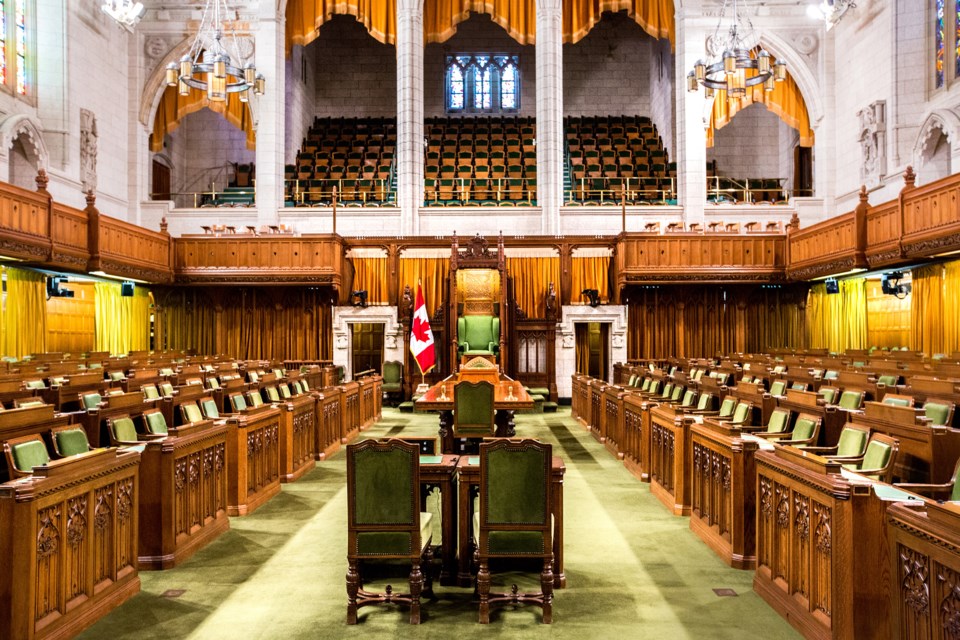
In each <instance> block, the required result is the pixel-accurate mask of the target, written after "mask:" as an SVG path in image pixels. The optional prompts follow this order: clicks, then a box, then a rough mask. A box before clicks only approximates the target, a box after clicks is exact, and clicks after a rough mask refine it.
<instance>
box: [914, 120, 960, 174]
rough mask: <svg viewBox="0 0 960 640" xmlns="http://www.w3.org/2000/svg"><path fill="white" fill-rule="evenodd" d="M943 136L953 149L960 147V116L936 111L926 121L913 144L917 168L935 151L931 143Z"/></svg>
mask: <svg viewBox="0 0 960 640" xmlns="http://www.w3.org/2000/svg"><path fill="white" fill-rule="evenodd" d="M941 134H942V135H945V136H946V137H947V141H948V142H949V143H950V146H951V147H958V146H960V116H958V115H957V114H956V113H955V112H953V111H951V110H950V109H934V110H933V111H931V112H930V113H929V114H927V117H926V118H925V119H924V121H923V125H921V127H920V132H919V133H918V134H917V139H916V141H915V142H914V144H913V162H914V164H915V165H916V166H917V167H920V166H922V165H923V163H924V161H925V159H926V158H927V157H928V156H929V154H930V153H931V152H932V151H933V149H931V148H930V145H931V143H933V142H935V141H936V140H937V139H938V138H939V136H940V135H941Z"/></svg>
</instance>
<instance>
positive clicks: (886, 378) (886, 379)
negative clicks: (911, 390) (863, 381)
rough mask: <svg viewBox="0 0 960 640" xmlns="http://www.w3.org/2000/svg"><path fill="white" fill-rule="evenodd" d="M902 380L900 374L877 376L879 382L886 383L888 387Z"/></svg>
mask: <svg viewBox="0 0 960 640" xmlns="http://www.w3.org/2000/svg"><path fill="white" fill-rule="evenodd" d="M899 381H900V376H898V375H893V374H890V375H883V376H880V377H878V378H877V384H882V385H886V386H888V387H895V386H897V382H899Z"/></svg>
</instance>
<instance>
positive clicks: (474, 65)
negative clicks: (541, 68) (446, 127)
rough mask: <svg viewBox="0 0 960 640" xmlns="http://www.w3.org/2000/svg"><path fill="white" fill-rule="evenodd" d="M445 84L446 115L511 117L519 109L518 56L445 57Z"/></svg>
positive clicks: (477, 55)
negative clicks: (506, 115) (499, 114)
mask: <svg viewBox="0 0 960 640" xmlns="http://www.w3.org/2000/svg"><path fill="white" fill-rule="evenodd" d="M445 84H446V94H447V113H514V112H516V111H518V110H519V109H520V61H519V57H518V56H515V55H501V54H498V55H489V54H456V55H450V56H447V68H446V83H445Z"/></svg>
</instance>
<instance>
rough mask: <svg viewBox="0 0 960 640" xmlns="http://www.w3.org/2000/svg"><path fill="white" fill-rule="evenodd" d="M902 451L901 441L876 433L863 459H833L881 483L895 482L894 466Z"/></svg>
mask: <svg viewBox="0 0 960 640" xmlns="http://www.w3.org/2000/svg"><path fill="white" fill-rule="evenodd" d="M899 450H900V441H899V440H897V439H896V438H891V437H890V436H888V435H886V434H885V433H874V434H872V435H871V436H870V441H869V442H868V443H867V450H866V452H864V454H863V456H862V457H858V458H856V459H853V460H851V459H849V458H843V459H842V460H841V459H840V458H833V457H832V456H831V458H832V459H835V460H838V461H840V462H843V463H844V464H843V466H844V467H846V468H847V469H850V470H851V471H856V472H857V473H861V474H863V475H865V476H867V477H869V478H871V479H872V480H879V481H881V482H892V481H893V466H894V464H895V463H896V461H897V452H898V451H899Z"/></svg>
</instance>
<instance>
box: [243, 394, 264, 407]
mask: <svg viewBox="0 0 960 640" xmlns="http://www.w3.org/2000/svg"><path fill="white" fill-rule="evenodd" d="M247 405H248V406H251V407H259V406H262V405H263V396H261V395H260V392H258V391H247Z"/></svg>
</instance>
